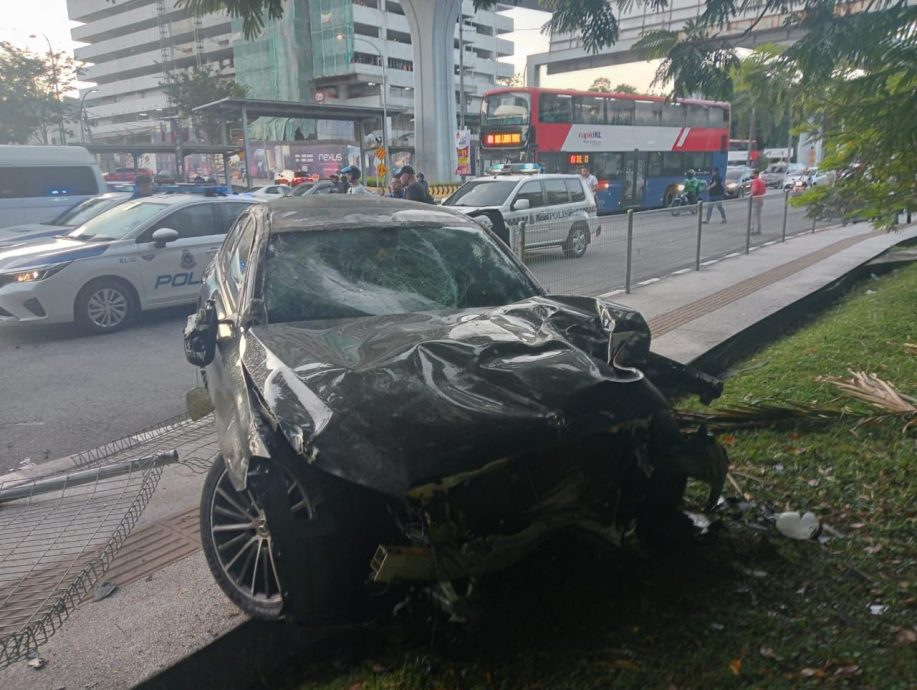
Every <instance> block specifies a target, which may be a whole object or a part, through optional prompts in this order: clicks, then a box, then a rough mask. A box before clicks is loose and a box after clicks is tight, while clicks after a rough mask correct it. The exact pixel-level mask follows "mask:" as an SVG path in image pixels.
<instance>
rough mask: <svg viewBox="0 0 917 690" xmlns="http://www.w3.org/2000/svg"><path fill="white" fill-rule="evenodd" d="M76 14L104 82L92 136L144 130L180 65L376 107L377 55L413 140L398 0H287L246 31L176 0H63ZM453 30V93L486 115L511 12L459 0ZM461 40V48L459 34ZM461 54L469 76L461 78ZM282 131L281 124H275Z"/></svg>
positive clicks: (251, 85) (406, 37) (405, 34)
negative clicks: (254, 30) (484, 100)
mask: <svg viewBox="0 0 917 690" xmlns="http://www.w3.org/2000/svg"><path fill="white" fill-rule="evenodd" d="M67 6H68V10H69V14H70V18H71V19H72V20H74V21H79V22H83V25H82V26H79V27H76V28H74V29H73V30H72V37H73V39H74V40H75V41H82V42H86V43H89V45H88V46H85V47H82V48H78V49H77V51H76V57H77V58H78V59H79V60H83V61H85V62H87V63H90V66H89V69H88V70H87V72H86V76H85V80H86V81H92V82H96V84H98V86H97V88H98V91H97V92H94V93H91V94H89V95H88V96H87V98H86V110H87V114H88V116H89V120H90V122H91V123H92V127H91V132H92V135H93V138H94V139H95V140H96V141H104V140H106V139H109V140H116V139H117V140H123V139H125V138H134V139H137V140H144V139H145V140H147V141H148V140H149V138H150V137H154V138H155V136H156V134H157V133H158V132H160V131H161V130H162V128H163V123H162V122H157V121H156V120H157V117H159V118H161V117H163V116H164V115H165V114H166V113H167V112H168V107H169V103H168V102H167V98H166V95H165V92H164V91H163V89H162V86H161V84H162V83H164V82H165V81H166V79H168V78H169V75H170V74H174V73H176V72H179V71H181V70H184V69H187V68H190V67H193V66H194V65H210V66H211V67H213V68H215V69H216V70H217V71H219V72H220V73H222V74H224V75H226V76H234V77H235V79H236V80H237V81H238V82H240V83H241V84H244V85H245V86H247V87H248V95H249V97H251V98H263V99H270V100H283V101H301V102H307V103H312V102H326V103H341V104H347V105H367V106H369V105H371V106H376V107H378V106H380V105H381V103H382V86H381V83H382V65H383V63H384V64H385V76H386V80H387V93H386V96H385V97H386V103H387V105H388V106H389V107H390V108H391V109H392V110H393V113H394V114H393V115H392V116H391V117H390V120H391V122H390V125H391V126H390V131H391V139H392V143H393V145H394V146H395V147H399V146H400V147H405V148H409V147H410V146H412V145H413V124H412V120H413V117H412V110H413V105H414V93H413V89H414V72H413V67H414V65H413V53H412V49H411V36H410V31H409V29H408V23H407V19H406V18H405V16H404V13H403V11H402V9H401V6H400V4H399V3H398V2H397V0H289V1H288V2H285V3H284V16H283V17H282V18H281V19H278V20H270V21H268V22H267V25H266V27H265V30H264V31H263V32H262V33H261V35H260V36H258V37H257V38H254V39H252V40H245V39H243V38H242V35H241V22H240V21H239V20H230V19H229V18H228V17H226V16H223V15H208V16H205V17H202V18H192V17H190V16H189V15H188V14H187V13H186V12H185V11H184V10H180V9H175V8H174V0H118V2H115V3H111V2H109V1H108V0H67ZM461 14H462V16H461V22H460V23H457V24H456V30H455V45H454V51H455V96H456V105H457V110H459V109H460V107H461V97H460V94H459V85H460V83H461V82H463V85H464V91H465V106H466V120H467V122H468V123H469V124H471V125H472V126H473V125H474V124H475V123H476V122H477V120H478V118H479V114H480V104H481V96H482V95H483V93H484V91H485V90H487V89H488V88H491V87H493V85H494V84H495V83H496V81H497V80H498V79H501V78H506V77H511V76H512V73H513V67H512V65H510V64H508V63H503V62H499V61H498V58H500V57H506V56H510V55H512V53H513V44H512V43H511V42H510V41H508V40H506V39H504V38H501V34H506V33H509V32H511V31H512V30H513V20H512V19H511V18H510V17H507V16H504V15H501V14H498V13H496V12H492V11H479V12H475V10H474V4H473V0H463V4H462V13H461ZM460 41H461V43H462V46H463V52H462V54H461V57H460V53H459V42H460ZM460 63H461V64H462V66H463V67H464V78H463V79H460ZM273 129H274V130H275V131H276V128H273Z"/></svg>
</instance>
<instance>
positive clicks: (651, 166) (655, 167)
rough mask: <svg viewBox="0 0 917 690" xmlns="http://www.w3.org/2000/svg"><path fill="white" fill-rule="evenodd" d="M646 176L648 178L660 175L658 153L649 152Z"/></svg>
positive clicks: (660, 167) (660, 156)
mask: <svg viewBox="0 0 917 690" xmlns="http://www.w3.org/2000/svg"><path fill="white" fill-rule="evenodd" d="M646 174H647V175H649V176H650V177H658V176H660V175H662V153H661V152H659V151H652V152H650V157H649V162H648V163H647V168H646Z"/></svg>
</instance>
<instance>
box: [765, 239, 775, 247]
mask: <svg viewBox="0 0 917 690" xmlns="http://www.w3.org/2000/svg"><path fill="white" fill-rule="evenodd" d="M772 244H777V240H771V241H770V242H765V243H764V244H763V245H761V246H762V247H770V246H771V245H772Z"/></svg>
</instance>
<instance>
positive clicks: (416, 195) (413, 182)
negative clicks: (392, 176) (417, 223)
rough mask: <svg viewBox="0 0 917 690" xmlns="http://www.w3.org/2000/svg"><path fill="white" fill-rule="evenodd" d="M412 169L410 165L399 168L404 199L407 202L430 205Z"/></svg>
mask: <svg viewBox="0 0 917 690" xmlns="http://www.w3.org/2000/svg"><path fill="white" fill-rule="evenodd" d="M415 174H416V173H415V172H414V168H412V167H411V166H410V165H403V166H401V174H400V177H401V186H402V187H404V198H405V199H407V200H408V201H420V202H423V203H425V204H432V203H433V197H431V196H430V195H429V194H428V193H427V190H426V189H424V186H423V185H422V184H421V183H420V182H419V181H418V180H417V178H416V177H415Z"/></svg>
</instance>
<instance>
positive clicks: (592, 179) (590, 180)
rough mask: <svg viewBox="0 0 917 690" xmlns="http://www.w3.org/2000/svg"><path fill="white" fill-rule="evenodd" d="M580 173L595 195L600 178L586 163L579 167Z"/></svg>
mask: <svg viewBox="0 0 917 690" xmlns="http://www.w3.org/2000/svg"><path fill="white" fill-rule="evenodd" d="M542 172H543V171H542ZM579 174H580V177H582V178H583V182H585V183H586V186H587V187H589V191H590V192H592V196H595V188H596V187H598V186H599V178H597V177H596V176H595V175H593V174H592V173H591V172H590V170H589V168H588V167H586V166H585V165H584V166H583V167H582V168H580V169H579Z"/></svg>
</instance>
